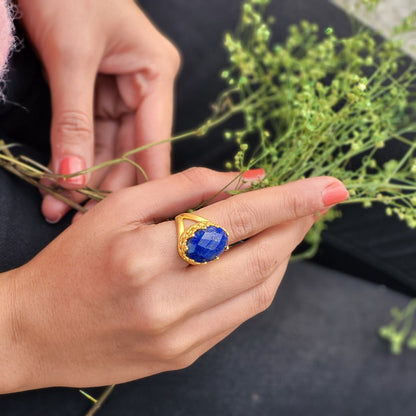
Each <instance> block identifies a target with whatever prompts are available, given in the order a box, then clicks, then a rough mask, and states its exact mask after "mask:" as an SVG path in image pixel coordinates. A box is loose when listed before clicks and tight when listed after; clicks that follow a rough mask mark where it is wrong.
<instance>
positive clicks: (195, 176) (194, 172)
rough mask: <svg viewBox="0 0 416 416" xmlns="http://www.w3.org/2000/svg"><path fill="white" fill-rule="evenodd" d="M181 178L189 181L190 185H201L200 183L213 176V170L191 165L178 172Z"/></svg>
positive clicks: (207, 180)
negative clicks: (191, 166)
mask: <svg viewBox="0 0 416 416" xmlns="http://www.w3.org/2000/svg"><path fill="white" fill-rule="evenodd" d="M179 175H180V176H181V178H183V179H184V180H185V181H187V182H190V184H191V185H195V186H198V187H201V184H204V183H207V182H209V181H210V178H212V177H213V176H214V171H212V170H210V169H207V168H199V167H193V168H189V169H187V170H185V171H183V172H181V173H179Z"/></svg>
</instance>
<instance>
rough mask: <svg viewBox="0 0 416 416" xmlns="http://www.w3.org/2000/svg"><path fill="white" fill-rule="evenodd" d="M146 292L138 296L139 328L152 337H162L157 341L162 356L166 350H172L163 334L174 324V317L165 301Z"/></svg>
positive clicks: (158, 351)
mask: <svg viewBox="0 0 416 416" xmlns="http://www.w3.org/2000/svg"><path fill="white" fill-rule="evenodd" d="M146 292H147V293H144V294H143V295H144V296H138V298H137V314H136V316H138V319H137V330H138V331H139V332H141V333H143V334H146V335H148V336H150V337H155V338H157V337H159V338H160V340H159V341H158V342H156V341H155V342H156V344H157V348H155V351H156V352H157V353H158V356H161V355H162V354H163V352H164V351H171V350H170V349H169V348H167V347H170V344H166V345H165V342H164V341H163V340H164V339H165V337H162V335H163V334H165V333H166V332H167V330H168V329H169V328H170V327H171V326H172V323H173V322H174V319H173V316H172V314H171V313H170V311H169V308H166V307H165V306H166V305H165V303H164V302H161V301H160V299H157V297H156V296H155V294H150V293H149V291H146ZM165 347H166V348H165Z"/></svg>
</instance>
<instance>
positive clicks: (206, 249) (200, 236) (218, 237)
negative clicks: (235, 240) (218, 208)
mask: <svg viewBox="0 0 416 416" xmlns="http://www.w3.org/2000/svg"><path fill="white" fill-rule="evenodd" d="M227 246H228V235H227V233H226V232H225V230H224V229H222V228H221V227H215V226H213V225H210V226H209V227H207V228H206V229H205V230H198V231H197V232H196V233H195V235H194V236H193V237H191V238H189V239H188V241H187V247H188V250H187V252H186V255H187V256H188V258H190V259H192V260H194V261H196V262H197V263H205V262H207V261H211V260H214V259H216V258H217V257H218V256H219V255H220V254H221V253H223V252H224V250H225V249H226V248H227Z"/></svg>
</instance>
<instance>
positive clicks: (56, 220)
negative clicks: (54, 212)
mask: <svg viewBox="0 0 416 416" xmlns="http://www.w3.org/2000/svg"><path fill="white" fill-rule="evenodd" d="M61 219H62V217H61V216H57V217H54V218H46V217H45V220H46V222H48V223H49V224H57V223H58V222H59V221H61Z"/></svg>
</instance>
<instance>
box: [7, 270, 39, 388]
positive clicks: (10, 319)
mask: <svg viewBox="0 0 416 416" xmlns="http://www.w3.org/2000/svg"><path fill="white" fill-rule="evenodd" d="M18 274H19V269H16V270H13V271H10V272H6V273H1V274H0V394H5V393H13V392H17V391H22V390H29V389H31V388H33V387H32V386H31V378H32V377H31V376H30V374H31V372H32V363H33V360H30V359H29V355H30V354H29V351H28V346H27V345H26V342H25V340H24V336H23V335H24V334H23V333H22V313H21V312H22V311H21V308H20V306H19V304H20V303H21V299H20V295H21V294H20V293H18V289H17V287H18V283H17V279H18Z"/></svg>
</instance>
